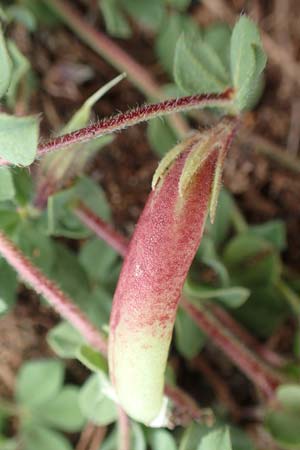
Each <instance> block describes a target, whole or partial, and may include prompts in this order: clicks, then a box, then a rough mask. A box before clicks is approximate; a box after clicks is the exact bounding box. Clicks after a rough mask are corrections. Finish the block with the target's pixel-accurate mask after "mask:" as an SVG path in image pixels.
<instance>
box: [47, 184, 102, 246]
mask: <svg viewBox="0 0 300 450" xmlns="http://www.w3.org/2000/svg"><path fill="white" fill-rule="evenodd" d="M78 200H81V201H83V202H84V203H85V204H86V205H87V206H88V207H90V208H91V209H92V210H93V212H94V213H96V214H98V215H99V216H100V217H102V218H103V219H105V220H108V219H109V218H110V207H109V205H108V203H107V200H106V197H105V194H104V192H103V190H102V189H101V187H100V186H98V185H96V184H95V183H94V182H93V181H92V180H91V179H89V178H87V177H82V178H81V179H80V180H79V182H78V183H77V184H76V185H75V186H74V187H72V188H70V189H66V190H64V191H60V192H58V193H56V194H54V195H52V196H51V197H49V199H48V232H49V234H50V235H52V236H65V237H69V238H72V239H81V238H84V237H87V236H89V235H90V232H89V231H88V230H87V229H86V227H85V226H84V225H82V223H81V222H80V221H79V219H77V217H76V216H75V215H74V211H73V209H74V206H75V205H76V202H77V201H78Z"/></svg>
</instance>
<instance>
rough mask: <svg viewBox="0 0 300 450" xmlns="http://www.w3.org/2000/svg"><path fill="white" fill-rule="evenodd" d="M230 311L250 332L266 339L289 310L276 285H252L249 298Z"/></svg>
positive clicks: (286, 315) (278, 325)
mask: <svg viewBox="0 0 300 450" xmlns="http://www.w3.org/2000/svg"><path fill="white" fill-rule="evenodd" d="M232 313H233V314H234V316H235V317H236V318H237V319H238V320H240V321H241V322H242V323H243V324H244V325H245V326H246V327H247V328H248V329H249V330H250V331H251V332H253V333H254V334H255V335H257V336H259V337H262V338H265V339H266V338H268V337H269V336H271V335H272V334H273V333H274V332H275V330H276V329H278V328H279V327H280V325H281V324H282V323H283V322H284V320H285V319H286V318H287V317H288V315H289V314H290V310H289V307H288V305H287V303H286V301H285V300H284V299H283V298H282V297H281V295H280V294H279V293H278V289H277V288H276V287H273V286H270V285H266V286H263V285H261V286H257V287H255V286H253V287H252V288H251V295H250V298H249V300H248V301H247V302H246V303H245V304H244V305H242V306H241V307H240V308H238V309H236V310H233V311H232Z"/></svg>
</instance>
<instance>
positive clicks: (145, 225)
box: [109, 120, 235, 424]
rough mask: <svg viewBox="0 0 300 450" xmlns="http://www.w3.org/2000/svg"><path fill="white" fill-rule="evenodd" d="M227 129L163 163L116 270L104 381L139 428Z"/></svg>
mask: <svg viewBox="0 0 300 450" xmlns="http://www.w3.org/2000/svg"><path fill="white" fill-rule="evenodd" d="M234 129H235V124H234V123H233V121H230V120H223V121H221V122H220V123H219V124H218V125H216V126H215V127H214V128H212V129H210V130H207V131H205V132H202V133H196V134H194V135H192V136H190V137H189V138H188V139H187V140H185V141H184V142H182V143H181V144H179V145H178V146H176V147H175V149H173V150H172V151H171V152H170V153H169V154H168V155H167V156H166V157H165V158H164V160H163V161H162V162H161V164H160V166H159V168H158V170H157V172H156V175H155V176H154V182H153V190H152V192H151V194H150V195H149V198H148V201H147V203H146V206H145V208H144V211H143V213H142V214H141V217H140V219H139V221H138V224H137V226H136V229H135V232H134V234H133V237H132V240H131V242H130V245H129V249H128V253H127V256H126V258H125V261H124V264H123V268H122V272H121V275H120V278H119V282H118V286H117V289H116V292H115V296H114V300H113V307H112V314H111V320H110V334H109V368H110V376H111V380H112V383H113V386H114V388H115V391H116V395H117V398H118V401H119V403H120V404H121V406H122V407H123V409H124V410H125V411H126V412H127V413H128V415H129V416H131V417H132V418H134V419H136V420H138V421H141V422H144V423H145V424H150V423H151V422H152V421H153V420H154V419H155V418H156V417H157V416H158V414H159V413H160V410H161V408H162V404H163V389H164V372H165V368H166V362H167V357H168V351H169V347H170V342H171V337H172V331H173V327H174V321H175V315H176V310H177V306H178V303H179V299H180V294H181V290H182V287H183V284H184V281H185V278H186V275H187V273H188V270H189V268H190V265H191V263H192V260H193V258H194V256H195V253H196V251H197V249H198V247H199V244H200V240H201V236H202V233H203V228H204V225H205V220H206V216H207V212H208V209H209V205H210V199H211V195H212V193H213V190H214V186H219V182H218V180H216V179H215V176H216V173H221V172H220V170H217V167H218V162H219V161H222V163H223V160H224V153H225V152H226V150H227V149H228V146H229V144H230V142H231V139H232V136H233V134H234ZM217 189H218V188H217Z"/></svg>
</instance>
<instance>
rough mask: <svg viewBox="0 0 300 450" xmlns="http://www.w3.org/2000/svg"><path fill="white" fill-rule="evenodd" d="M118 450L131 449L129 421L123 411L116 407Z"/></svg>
mask: <svg viewBox="0 0 300 450" xmlns="http://www.w3.org/2000/svg"><path fill="white" fill-rule="evenodd" d="M118 413H119V414H118V415H119V419H118V431H119V436H118V450H130V447H131V439H130V437H131V436H130V434H131V433H130V420H129V418H128V416H127V414H126V413H125V411H123V409H122V408H121V407H120V406H119V407H118Z"/></svg>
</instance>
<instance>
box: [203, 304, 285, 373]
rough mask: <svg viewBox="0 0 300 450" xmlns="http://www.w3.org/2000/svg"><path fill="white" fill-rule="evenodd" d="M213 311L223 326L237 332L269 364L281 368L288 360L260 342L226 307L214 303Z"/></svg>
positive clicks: (237, 335) (236, 334)
mask: <svg viewBox="0 0 300 450" xmlns="http://www.w3.org/2000/svg"><path fill="white" fill-rule="evenodd" d="M211 311H212V313H213V314H214V316H215V317H217V319H218V320H219V321H220V322H221V323H222V324H223V326H225V327H227V328H228V329H229V330H230V331H231V332H232V333H234V334H235V336H236V337H238V338H240V339H241V341H242V342H244V344H246V345H247V347H249V348H251V349H253V350H254V351H255V352H256V353H257V354H258V355H259V356H260V357H261V358H262V359H264V360H265V361H267V362H268V363H269V364H271V365H273V366H274V367H278V368H281V367H283V366H284V365H285V364H286V363H287V361H286V360H285V358H283V357H282V356H280V355H278V353H275V352H273V351H272V350H270V349H269V348H268V347H266V346H265V345H262V344H261V343H260V342H258V341H257V340H256V339H255V337H254V336H252V334H250V333H249V332H248V331H247V330H246V328H244V327H243V325H241V324H240V323H239V322H237V321H236V320H235V319H234V318H233V317H232V316H231V315H230V314H229V313H228V312H227V311H226V309H224V308H221V307H220V306H219V305H216V304H215V305H214V304H213V305H212V306H211Z"/></svg>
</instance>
